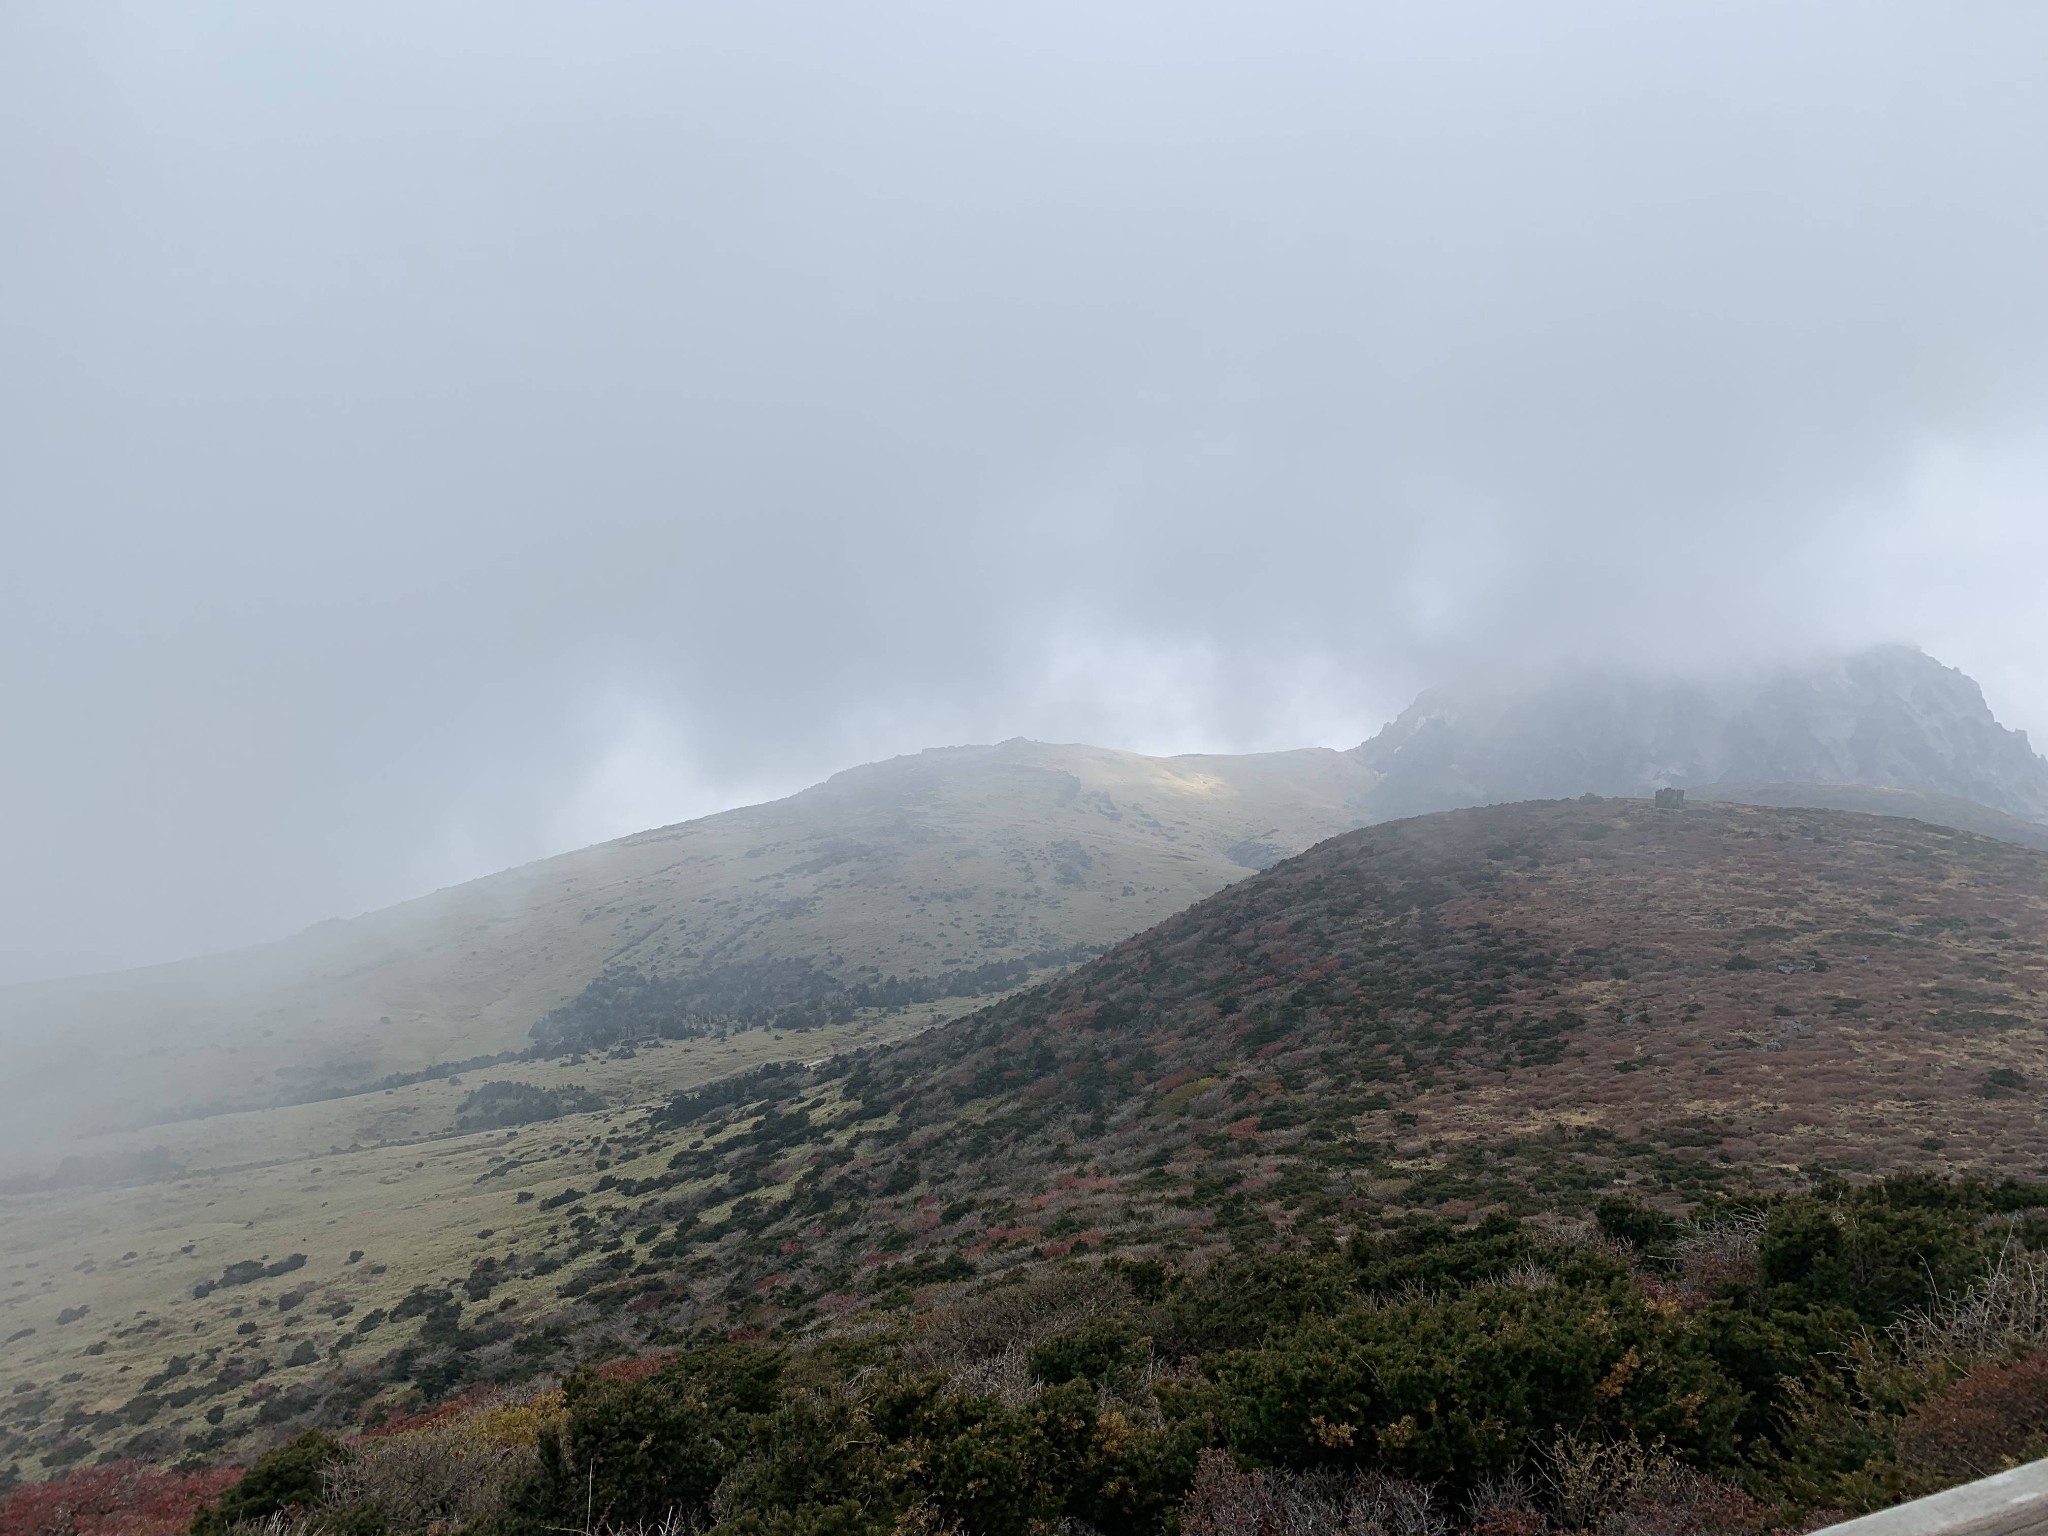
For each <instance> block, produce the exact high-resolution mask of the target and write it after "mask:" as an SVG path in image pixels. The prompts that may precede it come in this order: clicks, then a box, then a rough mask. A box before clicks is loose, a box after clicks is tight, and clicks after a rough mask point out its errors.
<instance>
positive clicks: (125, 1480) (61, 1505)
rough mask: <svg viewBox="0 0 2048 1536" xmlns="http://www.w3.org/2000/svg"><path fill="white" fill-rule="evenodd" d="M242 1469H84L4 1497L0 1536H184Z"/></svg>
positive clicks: (118, 1465)
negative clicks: (60, 1535) (57, 1534)
mask: <svg viewBox="0 0 2048 1536" xmlns="http://www.w3.org/2000/svg"><path fill="white" fill-rule="evenodd" d="M241 1475H242V1469H241V1468H240V1467H218V1468H213V1469H210V1470H206V1471H196V1472H184V1471H171V1470H166V1469H163V1468H158V1467H145V1466H141V1465H139V1464H138V1463H136V1462H132V1461H116V1462H110V1463H108V1464H107V1465H105V1466H98V1467H85V1468H81V1469H80V1470H78V1471H75V1472H71V1473H67V1474H66V1475H65V1476H63V1477H54V1478H51V1479H49V1480H48V1481H47V1482H40V1483H24V1484H23V1485H22V1486H21V1487H19V1488H16V1489H15V1490H14V1491H13V1492H12V1493H9V1494H7V1495H5V1496H4V1497H0V1536H49V1533H51V1532H62V1533H66V1536H183V1533H184V1532H185V1530H186V1529H187V1528H188V1527H189V1526H190V1525H191V1523H192V1516H193V1515H194V1514H196V1513H197V1512H198V1511H199V1509H200V1507H201V1506H202V1505H205V1504H209V1503H211V1502H212V1501H213V1500H214V1499H216V1498H217V1497H219V1495H220V1492H221V1490H222V1489H223V1488H226V1487H227V1486H228V1485H229V1484H230V1483H232V1482H234V1481H235V1480H236V1479H237V1478H239V1477H240V1476H241Z"/></svg>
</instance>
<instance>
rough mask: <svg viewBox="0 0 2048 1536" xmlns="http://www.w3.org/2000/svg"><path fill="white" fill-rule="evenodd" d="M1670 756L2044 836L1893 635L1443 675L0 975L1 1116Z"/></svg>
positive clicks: (1049, 940)
mask: <svg viewBox="0 0 2048 1536" xmlns="http://www.w3.org/2000/svg"><path fill="white" fill-rule="evenodd" d="M1666 786H1680V787H1685V788H1687V789H1688V790H1690V791H1692V792H1693V793H1695V794H1698V795H1702V796H1705V797H1715V796H1719V797H1722V798H1730V799H1751V800H1756V801H1758V802H1760V803H1765V804H1793V805H1800V804H1804V805H1814V806H1835V807H1839V808H1846V809H1853V810H1864V811H1872V812H1876V813H1879V814H1891V815H1903V816H1911V817H1915V818H1918V819H1923V820H1929V821H1935V822H1941V823H1945V824H1948V825H1953V826H1959V827H1963V828H1967V829H1971V830H1976V831H1980V832H1984V833H1988V834H1990V835H1992V836H1999V837H2003V838H2006V839H2008V840H2011V841H2017V842H2024V843H2028V844H2030V845H2032V846H2035V847H2048V762H2044V761H2043V759H2042V758H2041V757H2040V756H2038V755H2037V754H2035V753H2034V752H2033V751H2032V750H2031V748H2030V747H2029V746H2028V744H2027V742H2026V740H2025V738H2024V737H2023V736H2022V735H2020V734H2019V733H2016V732H2013V731H2010V730H2007V729H2005V728H2004V727H2002V726H2000V725H1999V724H1998V723H1997V721H1996V720H1995V719H1994V718H1993V716H1992V714H1991V712H1990V710H1989V708H1988V707H1987V706H1986V704H1985V702H1984V699H1983V697H1982V694H1981V692H1980V691H1979V690H1978V688H1977V686H1976V684H1975V683H1974V682H1972V681H1971V680H1970V679H1969V678H1968V677H1966V676H1964V675H1963V674H1962V673H1960V672H1958V671H1956V670H1953V669H1950V668H1947V667H1944V666H1942V665H1941V664H1940V663H1939V662H1937V661H1935V660H1934V659H1932V658H1929V657H1927V656H1925V655H1923V654H1921V653H1919V652H1917V651H1913V650H1911V649H1907V648H1903V647H1885V648H1880V649H1876V650H1870V651H1864V652H1859V653H1856V654H1853V655H1849V656H1845V657H1839V658H1831V659H1827V660H1822V661H1818V662H1814V663H1810V664H1806V665H1801V666H1796V667H1795V666H1787V667H1782V668H1776V669H1758V670H1755V671H1752V672H1748V673H1744V674H1740V675H1726V676H1722V677H1720V678H1718V679H1705V680H1703V679H1700V678H1670V677H1665V678H1658V677H1656V676H1653V675H1646V674H1642V673H1625V672H1619V671H1594V670H1590V669H1583V668H1581V669H1575V670H1571V671H1568V672H1562V673H1552V674H1544V675H1538V676H1532V677H1524V678H1521V679H1519V680H1515V681H1512V682H1510V681H1509V680H1507V679H1504V678H1500V677H1495V678H1492V679H1489V680H1488V681H1486V682H1483V683H1478V684H1472V683H1466V684H1457V685H1447V686H1445V687H1443V688H1439V689H1435V690H1432V691H1431V692H1429V693H1427V694H1425V695H1424V696H1423V697H1422V698H1420V699H1418V700H1417V701H1416V703H1415V704H1414V705H1413V706H1412V707H1411V708H1410V709H1408V710H1407V711H1405V712H1404V713H1403V714H1402V715H1401V716H1400V717H1399V718H1398V719H1397V720H1395V721H1394V722H1393V723H1392V724H1390V725H1389V726H1387V727H1386V728H1385V729H1384V730H1382V731H1381V732H1379V733H1378V734H1377V735H1375V736H1374V737H1373V738H1372V739H1371V740H1369V741H1366V742H1364V743H1363V744H1361V745H1360V746H1358V747H1356V748H1354V749H1350V750H1347V751H1335V750H1331V749H1327V748H1312V749H1304V750H1299V751H1293V752H1278V753H1266V754H1253V755H1245V756H1207V757H1203V756H1196V757H1180V758H1154V757H1147V756H1144V755H1142V754H1137V753H1130V752H1119V751H1114V750H1110V749H1105V748H1100V747H1089V746H1057V745H1047V744H1043V743H1037V742H1030V741H1025V740H1021V739H1020V740H1012V741H1008V742H1004V743H1002V744H1000V745H996V746H984V747H959V748H946V749H937V750H932V751H927V752H924V753H921V754H917V755H913V756H909V757H902V758H896V759H892V760H889V761H885V762H880V763H875V764H870V765H867V766H865V767H861V768H856V769H850V770H848V771H846V772H843V773H840V774H838V775H835V776H834V777H833V778H832V779H830V780H828V781H827V782H825V783H823V784H820V785H818V786H816V787H814V788H812V789H809V790H806V791H804V792H803V793H801V794H798V795H796V796H793V797H790V798H788V799H786V800H780V801H775V802H771V803H768V804H764V805H759V806H754V807H749V808H747V809H743V810H737V811H731V812H726V813H722V814H720V815H717V816H712V817H708V818H704V819H702V820H699V821H694V822H689V823H685V824H682V825H678V826H674V827H667V828H660V829H655V830H652V831H649V832H646V833H643V834H640V835H638V836H634V837H629V838H625V839H621V840H619V841H616V842H611V843H605V844H600V845H597V846H594V847H591V848H588V849H584V850H581V851H579V852H576V853H572V854H566V855H562V856H560V857H557V858H553V859H549V860H545V861H542V862H540V863H538V864H534V865H530V866H526V867H522V868H520V869H516V870H510V871H507V872H505V873H503V874H500V875H495V876H492V877H489V878H487V879H484V880H479V881H474V882H471V883H468V884H465V885H462V886H458V887H454V888H451V889H448V890H444V891H441V892H437V893H435V894H433V895H431V896H427V897H423V898H420V899H419V900H416V901H413V902H410V903H406V904H404V905H401V906H398V907H394V908H390V909H387V910H384V911H381V912H377V913H373V914H370V915H368V916H365V917H361V918H356V919H352V920H349V921H346V922H334V923H328V924H323V925H320V926H319V927H318V928H315V929H313V930H311V931H309V932H307V933H305V934H302V935H300V936H298V937H296V938H293V939H290V940H286V941H283V942H281V943H277V944H272V945H266V946H261V947H259V948H256V949H252V950H247V951H242V952H238V953H233V954H228V955H222V956H215V957H210V958H206V959H200V960H193V961H189V962H185V963H182V964H178V965H173V966H166V967H158V968H152V969H148V970H141V971H132V972H123V973H116V974H112V975H107V976H101V977H89V978H80V979H75V980H69V981H61V982H51V983H41V984H34V985H28V986H17V987H13V988H8V989H5V990H0V1031H4V1032H5V1038H6V1040H7V1042H8V1048H9V1050H10V1060H11V1062H12V1064H13V1066H14V1069H15V1081H16V1082H17V1083H18V1084H20V1085H21V1087H22V1088H23V1089H24V1090H25V1102H26V1106H27V1112H26V1113H24V1114H23V1115H20V1116H17V1117H14V1118H13V1119H12V1120H11V1121H10V1123H9V1125H8V1127H7V1130H6V1139H7V1140H8V1142H9V1144H10V1146H11V1148H12V1156H13V1158H14V1160H15V1161H16V1162H18V1163H20V1162H28V1163H34V1164H38V1165H47V1163H48V1162H49V1161H50V1160H51V1156H52V1152H53V1148H55V1147H56V1146H57V1143H56V1142H53V1141H51V1140H49V1139H48V1138H49V1137H50V1136H51V1133H53V1132H55V1133H58V1134H59V1135H60V1136H61V1137H64V1138H74V1137H78V1136H86V1137H92V1136H101V1137H106V1136H109V1135H113V1136H115V1138H116V1140H115V1141H113V1142H107V1143H105V1145H109V1146H112V1145H120V1146H137V1145H143V1144H146V1142H147V1137H148V1133H147V1132H146V1131H141V1132H138V1131H137V1129H136V1128H138V1127H143V1126H147V1125H148V1124H150V1123H152V1122H156V1121H170V1120H178V1119H181V1118H185V1117H190V1116H192V1115H197V1114H206V1113H218V1112H221V1111H225V1110H232V1109H254V1108H260V1107H263V1106H266V1105H276V1104H281V1103H290V1102H293V1101H295V1100H298V1099H302V1098H306V1097H308V1096H314V1097H320V1096H328V1095H333V1094H337V1093H341V1094H346V1093H350V1092H359V1091H361V1090H362V1089H364V1088H366V1087H369V1086H371V1085H374V1084H377V1083H379V1082H380V1081H382V1080H384V1079H386V1078H387V1077H389V1076H390V1075H391V1074H405V1073H417V1072H420V1071H422V1070H425V1069H429V1068H432V1067H434V1066H435V1065H436V1064H437V1063H448V1062H455V1061H463V1060H469V1059H471V1058H476V1057H484V1056H492V1055H498V1054H501V1053H506V1052H517V1051H522V1050H525V1049H527V1048H528V1047H529V1046H531V1045H532V1044H533V1043H534V1042H533V1032H534V1028H535V1026H536V1024H539V1023H540V1022H541V1021H542V1020H543V1019H544V1018H546V1017H548V1016H550V1015H551V1013H552V1012H553V1011H554V1010H558V1009H561V1008H563V1007H564V1006H565V1005H568V1006H571V1007H572V1009H573V1006H574V1005H576V1003H577V1000H578V999H579V997H580V996H582V995H583V994H584V991H585V989H586V988H588V987H590V986H591V985H592V984H593V983H594V982H596V981H598V979H599V978H600V977H602V976H605V975H607V974H614V973H619V972H621V971H623V972H625V973H627V974H630V975H631V976H633V977H635V978H639V979H642V980H654V981H666V982H673V983H676V984H678V985H680V986H681V987H682V988H683V990H682V991H680V992H675V991H671V992H668V993H664V994H660V995H658V996H655V997H653V998H652V1000H651V1001H649V1002H648V1003H647V1004H646V1005H645V1006H646V1007H647V1008H648V1009H649V1010H651V1011H648V1012H646V1013H644V1014H643V1015H639V1016H633V1015H630V1014H629V1015H628V1016H627V1017H626V1018H625V1020H624V1021H623V1022H615V1026H614V1025H612V1024H608V1025H607V1026H606V1028H608V1029H614V1033H610V1034H602V1035H599V1036H592V1037H585V1038H586V1043H590V1044H597V1045H602V1044H608V1043H610V1042H611V1041H612V1040H613V1039H614V1038H621V1039H630V1038H632V1037H633V1036H634V1034H635V1033H636V1032H637V1033H657V1032H659V1030H660V1028H661V1026H662V1025H663V1024H664V1022H665V1016H664V1014H663V1013H662V1009H664V1008H667V1009H670V1010H673V1009H674V1008H676V1007H680V1006H686V1005H687V1006H694V1007H700V1008H702V1009H705V1010H708V1014H707V1017H708V1016H711V1015H716V1014H717V1013H718V1011H719V1010H720V1009H731V1008H734V1007H741V1006H745V1007H750V1008H755V1009H756V1013H757V1014H758V1010H759V1009H760V1008H767V1009H768V1010H769V1012H771V1013H772V1012H774V1011H775V1010H778V1009H786V1008H791V1007H802V1006H815V1007H827V1008H829V1007H831V1006H834V1005H835V1004H836V1003H838V1002H840V1001H844V1000H849V999H854V998H857V997H861V996H867V995H868V994H862V993H858V992H857V990H850V989H858V988H861V987H864V986H868V987H872V986H874V985H876V984H878V983H881V982H883V981H886V980H887V979H889V978H895V979H897V980H899V981H921V982H922V983H925V984H926V986H925V990H926V991H928V992H931V993H933V994H934V995H936V996H938V997H941V998H945V997H954V998H957V1001H955V1002H954V1003H952V1004H951V1008H952V1011H955V1012H957V1011H959V1010H960V1009H963V1008H966V1007H971V1006H974V1004H973V998H974V996H976V995H977V989H978V987H979V986H980V983H977V982H973V981H971V980H964V979H962V978H968V977H969V976H970V973H973V972H975V971H976V970H977V968H981V967H987V966H990V965H1000V964H1011V965H1018V964H1022V965H1026V966H1029V967H1044V966H1047V965H1055V964H1060V963H1067V962H1068V961H1070V960H1071V958H1073V957H1074V956H1076V955H1079V954H1083V953H1086V952H1088V951H1090V950H1092V949H1094V948H1099V947H1102V946H1104V945H1108V944H1111V943H1114V942H1116V941H1118V940H1120V939H1122V938H1124V937H1127V936H1128V935H1130V934H1132V933H1136V932H1138V931H1140V930H1141V929H1144V928H1146V927H1149V926H1150V925H1151V924H1153V923H1155V922H1158V921H1159V920H1161V919H1162V918H1164V917H1166V916H1168V915H1169V914H1171V913H1173V912H1175V911H1178V910H1180V909H1181V908H1183V907H1185V906H1187V905H1188V904H1189V903H1190V902H1192V901H1194V900H1197V899H1198V898H1200V897H1202V896H1205V895H1208V894H1209V893H1211V892H1213V891H1215V890H1217V889H1219V888H1221V887H1222V886H1224V885H1226V884H1228V883H1230V882H1232V881H1233V880H1236V879H1240V878H1242V877H1244V876H1245V875H1246V874H1248V873H1250V872H1251V871H1252V870H1254V869H1256V868H1260V867H1263V866H1265V865H1268V864H1271V863H1272V862H1274V861H1276V860H1278V859H1280V858H1284V857H1286V856H1288V855H1290V854H1293V853H1296V852H1299V851H1301V850H1303V849H1305V848H1307V847H1309V846H1310V845H1312V844H1314V843H1317V842H1320V841H1321V840H1323V839H1324V838H1327V837H1329V836H1332V835H1335V834H1336V833H1338V832H1341V831H1344V830H1347V829H1349V828H1352V827H1355V826H1361V825H1365V824H1369V823H1372V822H1377V821H1384V820H1388V819H1392V818H1396V817H1402V816H1409V815H1415V814H1419V813H1422V812H1427V811H1433V810H1440V809H1448V808H1452V807H1458V806H1466V805H1480V804H1490V803H1497V802H1502V801H1512V800H1524V799H1535V798H1568V797H1572V796H1577V795H1579V794H1584V793H1592V794H1600V795H1621V796H1647V795H1649V794H1651V793H1653V792H1654V791H1655V790H1656V789H1658V788H1662V787H1666ZM1020 974H1021V973H1020ZM692 989H694V990H692ZM949 989H952V990H949ZM678 998H684V999H687V998H696V999H698V1001H697V1002H695V1003H688V1004H686V1003H683V1002H678V1001H677V999H678ZM735 1000H738V1001H735ZM636 1017H637V1023H636V1022H635V1018H636ZM621 1031H622V1033H621ZM572 1038H574V1037H572ZM138 1136H140V1138H141V1140H140V1141H138V1140H137V1137H138ZM95 1144H99V1143H95Z"/></svg>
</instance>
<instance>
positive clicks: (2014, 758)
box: [1358, 646, 2048, 823]
mask: <svg viewBox="0 0 2048 1536" xmlns="http://www.w3.org/2000/svg"><path fill="white" fill-rule="evenodd" d="M1358 753H1359V756H1360V757H1361V758H1362V759H1363V760H1364V761H1365V763H1366V764H1367V765H1368V766H1369V767H1370V768H1371V769H1372V770H1373V771H1374V772H1375V773H1376V774H1378V775H1380V781H1379V782H1378V784H1377V785H1376V786H1375V788H1374V790H1373V794H1372V805H1373V809H1374V811H1375V812H1376V813H1377V814H1379V815H1382V816H1393V815H1413V814H1418V813H1420V812H1424V811H1436V810H1447V809H1450V808H1451V807H1453V806H1460V805H1473V804H1481V803H1484V802H1486V801H1489V800H1536V799H1543V798H1548V797H1557V796H1567V795H1575V794H1579V793H1582V792H1591V793H1594V794H1601V795H1642V794H1647V793H1649V792H1651V791H1652V790H1655V789H1659V788H1663V787H1665V786H1672V787H1677V788H1692V789H1700V788H1707V787H1710V786H1714V785H1728V784H1739V785H1767V784H1815V785H1819V784H1843V785H1848V784H1857V785H1867V786H1871V787H1874V788H1890V789H1901V790H1914V791H1919V792H1921V793H1925V794H1931V795H1943V796H1949V797H1952V798H1954V799H1957V800H1964V801H1970V802H1973V803H1975V804H1977V805H1980V806H1985V807H1988V808H1990V809H1992V810H1995V811H2000V812H2003V813H2004V814H2006V815H2007V816H2012V817H2017V818H2020V819H2021V820H2025V821H2033V822H2044V823H2048V762H2044V761H2043V759H2042V758H2041V756H2040V755H2039V754H2038V753H2037V752H2035V751H2034V749H2033V747H2032V746H2031V745H2030V744H2029V742H2028V740H2027V737H2026V734H2025V733H2024V732H2022V731H2013V730H2008V729H2006V728H2005V727H2003V726H2001V725H2000V724H1999V723H1998V722H1997V720H1996V719H1995V718H1993V716H1992V713H1991V709H1990V707H1989V706H1988V705H1987V704H1986V703H1985V701H1984V695H1983V692H1982V691H1981V690H1980V689H1979V688H1978V686H1977V684H1976V683H1975V682H1974V681H1972V680H1971V679H1970V678H1968V677H1966V676H1964V675H1963V674H1962V673H1961V672H1960V671H1958V670H1956V669H1954V668H1950V667H1945V666H1943V665H1941V664H1940V663H1939V662H1937V661H1935V660H1934V659H1933V658H1931V657H1929V656H1927V655H1925V654H1923V653H1921V652H1919V651H1917V650H1914V649H1912V648H1911V647H1908V646H1880V647H1877V648H1874V649H1871V650H1866V651H1860V652H1857V653H1855V654H1853V655H1848V656H1843V657H1839V658H1831V659H1828V660H1824V661H1820V662H1815V663H1812V664H1809V665H1805V666H1787V667H1778V668H1764V667H1759V668H1754V669H1750V670H1746V671H1741V672H1736V673H1732V674H1724V675H1721V676H1718V677H1717V676H1714V675H1712V674H1708V675H1706V676H1704V677H1702V678H1699V679H1697V680H1687V679H1684V678H1672V677H1668V676H1666V677H1659V676H1656V675H1654V674H1651V673H1645V672H1634V671H1624V670H1621V669H1616V668H1608V669H1598V668H1593V667H1578V668H1573V669H1570V670H1566V671H1562V672H1549V673H1533V674H1532V673H1527V672H1517V671H1515V670H1513V669H1503V670H1498V671H1494V672H1491V673H1488V674H1483V675H1480V676H1478V677H1475V678H1473V679H1471V680H1469V681H1466V682H1463V683H1460V684H1455V685H1451V686H1446V687H1440V688H1432V689H1430V690H1429V691H1428V692H1426V693H1424V694H1423V695H1422V697H1421V698H1419V699H1417V700H1416V701H1415V703H1414V704H1413V705H1411V706H1410V707H1409V708H1408V709H1407V710H1405V711H1403V712H1402V714H1401V716H1400V717H1399V718H1398V719H1396V720H1395V721H1394V722H1393V723H1392V724H1390V725H1388V726H1387V727H1386V729H1385V730H1383V731H1381V732H1380V733H1379V734H1378V735H1376V736H1374V737H1373V738H1372V740H1370V741H1368V742H1366V743H1365V745H1363V746H1362V747H1360V748H1359V749H1358Z"/></svg>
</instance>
